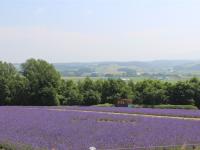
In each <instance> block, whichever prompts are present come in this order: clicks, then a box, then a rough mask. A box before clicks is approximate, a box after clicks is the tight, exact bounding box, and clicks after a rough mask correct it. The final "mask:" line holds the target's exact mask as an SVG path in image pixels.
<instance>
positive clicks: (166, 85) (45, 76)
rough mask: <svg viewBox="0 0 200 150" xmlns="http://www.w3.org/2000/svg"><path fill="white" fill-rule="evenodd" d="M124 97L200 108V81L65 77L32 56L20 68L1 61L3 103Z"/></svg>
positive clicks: (92, 102)
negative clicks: (80, 79)
mask: <svg viewBox="0 0 200 150" xmlns="http://www.w3.org/2000/svg"><path fill="white" fill-rule="evenodd" d="M121 98H129V99H133V100H134V103H136V104H142V105H159V104H175V105H196V106H197V107H199V108H200V81H199V80H198V79H197V78H192V79H191V80H188V81H178V82H176V83H170V82H164V81H158V80H144V81H140V82H136V83H135V82H133V81H129V82H125V81H123V80H120V79H118V80H116V79H108V80H102V79H99V80H95V81H94V80H91V79H90V78H85V80H82V81H78V82H75V81H72V80H63V79H61V76H60V74H59V73H58V72H57V71H56V70H55V68H54V67H53V65H51V64H49V63H47V62H46V61H44V60H35V59H29V60H27V61H26V62H25V63H24V64H22V65H21V68H20V71H17V70H16V68H15V67H14V66H13V65H12V64H9V63H5V62H0V105H42V106H44V105H96V104H102V103H114V101H115V100H117V99H121Z"/></svg>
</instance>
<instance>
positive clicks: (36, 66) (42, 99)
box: [22, 59, 60, 105]
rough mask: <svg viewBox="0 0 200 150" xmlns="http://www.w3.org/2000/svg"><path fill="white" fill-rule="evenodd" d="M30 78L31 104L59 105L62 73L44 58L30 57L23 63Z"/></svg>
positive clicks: (23, 69) (26, 74) (23, 67)
mask: <svg viewBox="0 0 200 150" xmlns="http://www.w3.org/2000/svg"><path fill="white" fill-rule="evenodd" d="M22 74H23V75H24V76H25V77H26V78H27V79H28V84H29V85H28V86H29V87H28V92H29V95H30V99H29V105H58V104H59V100H58V97H59V96H58V89H59V86H60V74H59V73H58V72H57V71H56V70H55V68H54V67H53V65H51V64H49V63H47V62H46V61H44V60H35V59H29V60H27V61H26V62H25V63H24V64H22Z"/></svg>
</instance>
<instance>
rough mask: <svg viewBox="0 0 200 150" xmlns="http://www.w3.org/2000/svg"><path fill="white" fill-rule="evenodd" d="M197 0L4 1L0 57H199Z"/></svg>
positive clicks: (14, 59)
mask: <svg viewBox="0 0 200 150" xmlns="http://www.w3.org/2000/svg"><path fill="white" fill-rule="evenodd" d="M199 6H200V1H198V0H190V1H188V0H154V1H149V0H140V1H138V0H126V1H122V0H84V1H82V0H10V1H8V0H2V1H1V2H0V14H1V16H0V20H1V22H0V53H1V55H0V60H2V61H7V62H12V63H22V62H24V61H25V60H26V59H28V58H40V59H45V60H47V61H49V62H51V63H60V62H61V63H62V62H63V63H65V62H112V61H117V62H129V61H153V60H195V61H198V60H200V42H199V40H200V28H199V27H200V20H199V19H198V18H199V14H200V9H199Z"/></svg>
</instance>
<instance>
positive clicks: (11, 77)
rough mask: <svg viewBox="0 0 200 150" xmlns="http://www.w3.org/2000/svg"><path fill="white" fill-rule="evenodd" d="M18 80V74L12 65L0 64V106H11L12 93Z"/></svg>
mask: <svg viewBox="0 0 200 150" xmlns="http://www.w3.org/2000/svg"><path fill="white" fill-rule="evenodd" d="M18 79H19V74H18V72H17V70H16V69H15V67H14V66H13V65H12V64H10V63H6V62H0V105H3V104H7V105H8V104H11V102H12V99H13V96H12V91H13V89H14V87H15V82H16V81H18Z"/></svg>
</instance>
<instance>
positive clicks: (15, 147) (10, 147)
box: [0, 141, 45, 150]
mask: <svg viewBox="0 0 200 150" xmlns="http://www.w3.org/2000/svg"><path fill="white" fill-rule="evenodd" d="M0 150H45V149H41V148H33V147H32V146H30V145H26V144H21V143H15V144H14V143H11V142H7V141H6V142H0Z"/></svg>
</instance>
